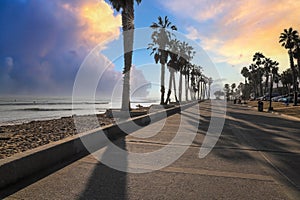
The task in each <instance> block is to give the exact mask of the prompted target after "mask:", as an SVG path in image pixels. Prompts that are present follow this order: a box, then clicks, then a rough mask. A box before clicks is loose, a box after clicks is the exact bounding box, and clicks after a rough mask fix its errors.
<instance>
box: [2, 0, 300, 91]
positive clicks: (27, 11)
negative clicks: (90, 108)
mask: <svg viewBox="0 0 300 200" xmlns="http://www.w3.org/2000/svg"><path fill="white" fill-rule="evenodd" d="M299 9H300V3H299V2H298V1H292V0H285V1H284V0H253V1H251V2H249V1H246V0H241V1H238V2H237V1H234V0H190V1H188V3H187V2H186V1H182V0H165V1H160V0H153V1H150V0H143V1H142V3H141V4H140V5H139V6H135V27H136V28H139V29H141V28H145V27H149V25H150V24H151V23H152V22H154V21H157V17H158V16H166V15H167V16H168V17H169V19H170V21H171V22H173V23H174V24H175V25H176V26H177V27H178V32H179V33H180V34H184V35H185V37H186V38H187V39H190V40H192V41H193V42H194V44H195V45H198V46H199V47H201V48H203V49H204V51H205V52H206V53H207V54H208V56H209V57H210V59H211V60H212V62H213V64H214V66H215V68H216V69H217V72H218V74H219V76H220V77H218V76H216V77H217V78H216V79H222V80H223V81H224V83H225V82H226V83H232V82H236V83H238V82H241V81H243V77H242V76H241V75H240V70H241V68H242V67H243V66H247V65H249V64H250V63H251V60H252V55H253V54H254V53H255V52H257V51H259V52H263V53H264V54H265V56H267V57H270V58H272V59H274V60H277V61H279V63H280V70H281V71H282V70H284V69H286V68H287V67H288V56H287V53H286V51H285V50H284V49H283V48H281V47H280V45H279V44H278V37H279V34H280V32H282V30H283V29H284V28H289V27H290V26H292V27H294V28H295V29H299V30H300V21H299V20H298V19H299V18H300V14H299ZM0 26H1V31H0V95H7V94H23V95H24V94H25V95H28V94H41V95H45V94H50V95H71V94H72V88H73V84H74V80H75V77H76V74H77V72H78V69H79V68H80V66H81V65H82V63H83V61H84V59H85V58H86V57H87V56H88V55H89V52H91V50H92V49H93V48H94V47H96V46H97V45H99V44H100V46H103V47H102V48H101V49H102V52H103V54H104V55H106V56H107V58H108V59H112V58H110V56H109V55H110V53H109V52H110V51H116V50H115V49H111V48H112V43H113V42H117V43H118V38H119V37H120V27H121V16H120V14H119V13H117V12H116V11H114V10H113V9H112V8H111V6H110V4H109V1H103V0H1V1H0ZM138 40H145V41H147V38H143V35H139V36H138V38H137V39H136V42H138ZM118 51H120V50H118ZM116 52H117V51H116ZM148 54H149V52H147V51H146V50H145V49H141V50H139V51H136V52H135V55H134V62H133V65H134V66H135V67H134V69H133V72H132V76H133V82H135V84H137V85H138V84H143V83H147V81H153V82H155V81H158V80H157V78H156V77H159V65H155V64H154V63H153V59H152V58H151V57H150V56H148ZM195 60H197V59H195ZM199 60H201V59H199ZM111 61H112V62H113V65H111V66H110V67H109V68H108V70H107V72H106V73H105V75H104V76H103V78H102V79H101V80H100V82H99V88H100V89H101V90H102V91H103V92H104V93H106V92H107V93H109V91H111V90H112V89H113V87H114V85H116V84H117V82H120V80H121V79H122V74H121V69H122V66H123V63H122V58H118V59H117V60H111ZM199 62H201V61H199ZM146 66H147V67H146ZM149 68H151V70H149ZM207 68H208V69H204V73H205V71H207V73H208V74H209V75H210V76H213V75H215V72H209V70H210V69H209V67H208V66H207ZM152 69H153V70H152ZM210 73H211V74H210Z"/></svg>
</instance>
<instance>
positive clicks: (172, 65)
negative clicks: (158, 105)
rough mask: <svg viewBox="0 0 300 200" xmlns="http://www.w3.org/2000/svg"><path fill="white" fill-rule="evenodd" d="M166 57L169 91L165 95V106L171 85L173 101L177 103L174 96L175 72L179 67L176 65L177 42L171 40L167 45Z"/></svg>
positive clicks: (168, 98)
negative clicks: (168, 57)
mask: <svg viewBox="0 0 300 200" xmlns="http://www.w3.org/2000/svg"><path fill="white" fill-rule="evenodd" d="M168 48H169V50H168V55H169V56H170V60H169V62H168V69H169V72H170V78H169V90H168V94H167V99H166V102H165V104H167V103H168V102H169V100H170V96H171V91H172V90H171V89H172V83H173V85H174V95H175V101H176V102H178V99H177V94H176V85H175V72H176V71H179V65H178V58H179V56H178V52H179V40H177V39H173V40H171V41H170V43H169V45H168Z"/></svg>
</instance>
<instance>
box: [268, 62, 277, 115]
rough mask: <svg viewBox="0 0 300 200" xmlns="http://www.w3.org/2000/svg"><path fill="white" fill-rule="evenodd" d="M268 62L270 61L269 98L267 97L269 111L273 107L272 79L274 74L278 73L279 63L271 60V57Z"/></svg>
mask: <svg viewBox="0 0 300 200" xmlns="http://www.w3.org/2000/svg"><path fill="white" fill-rule="evenodd" d="M269 63H270V69H271V81H270V84H271V85H270V93H269V97H270V99H269V101H270V104H269V111H271V110H273V108H272V93H273V81H274V79H275V76H277V75H278V65H279V63H278V62H276V61H272V60H271V59H270V61H269Z"/></svg>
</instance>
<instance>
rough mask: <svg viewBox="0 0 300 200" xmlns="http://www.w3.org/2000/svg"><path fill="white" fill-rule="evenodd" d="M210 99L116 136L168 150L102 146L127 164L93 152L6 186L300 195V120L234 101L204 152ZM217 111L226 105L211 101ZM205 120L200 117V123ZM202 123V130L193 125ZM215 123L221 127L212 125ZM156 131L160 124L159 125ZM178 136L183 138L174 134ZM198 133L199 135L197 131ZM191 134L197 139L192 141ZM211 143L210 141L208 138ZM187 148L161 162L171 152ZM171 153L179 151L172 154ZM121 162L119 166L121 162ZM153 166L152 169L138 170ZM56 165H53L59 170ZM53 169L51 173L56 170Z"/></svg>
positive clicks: (107, 193)
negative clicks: (157, 154) (212, 144)
mask: <svg viewBox="0 0 300 200" xmlns="http://www.w3.org/2000/svg"><path fill="white" fill-rule="evenodd" d="M211 110H212V109H211V106H210V104H209V103H208V102H205V103H201V104H200V108H199V107H198V106H194V107H191V108H189V109H187V110H185V111H183V112H182V113H181V114H175V115H173V116H170V117H168V118H167V119H166V120H162V121H158V122H156V123H154V124H151V125H149V126H147V127H145V128H142V129H140V130H139V131H136V132H135V133H134V134H133V135H130V136H127V137H126V138H120V139H119V140H117V141H116V142H115V144H116V145H117V146H119V147H120V148H122V149H127V150H128V151H129V152H134V153H148V154H145V156H147V155H149V154H150V153H151V152H155V151H159V150H160V149H162V148H163V147H165V146H166V145H168V144H169V145H170V143H171V145H170V149H169V151H168V152H167V153H166V152H165V154H162V155H163V158H164V160H161V157H158V158H157V160H156V161H154V162H149V163H148V164H147V162H146V161H144V160H143V159H141V161H140V162H139V161H138V160H134V159H132V157H131V156H130V155H129V154H125V156H120V155H123V154H122V153H119V152H114V151H111V149H110V147H109V146H108V147H107V148H104V149H101V150H100V151H98V152H96V154H95V155H96V156H99V155H100V154H101V156H102V158H104V159H106V161H107V162H108V163H109V161H111V160H113V159H115V158H117V159H119V161H120V162H118V163H117V164H116V165H114V167H115V168H118V167H121V168H122V169H125V170H127V171H131V172H122V171H118V170H115V169H112V168H110V167H107V166H106V165H104V164H102V163H101V162H99V161H98V160H97V159H96V158H95V157H94V156H92V155H89V156H86V157H84V158H82V159H80V160H77V161H75V162H73V163H71V164H69V165H67V166H61V167H56V168H55V169H49V172H45V173H44V175H37V176H36V177H33V179H32V180H31V181H30V180H25V181H24V182H22V183H19V184H18V185H15V186H13V187H11V188H8V189H7V190H5V191H1V194H2V196H0V197H5V199H280V200H282V199H300V192H299V191H300V131H299V127H300V122H299V121H292V120H288V119H284V118H282V117H280V116H278V115H273V114H270V113H258V112H256V111H254V110H252V109H250V108H247V107H241V106H239V105H228V106H227V115H226V121H225V125H224V128H223V131H222V135H221V136H220V138H219V140H218V142H217V144H216V146H215V147H214V149H213V150H212V151H211V152H210V153H209V154H208V156H206V157H205V158H201V159H200V158H199V150H200V147H201V146H202V145H203V141H204V138H205V135H206V132H207V129H208V126H209V122H210V119H211ZM213 110H214V111H215V112H216V113H219V116H218V117H222V112H220V110H218V109H216V108H213ZM198 123H199V124H198ZM195 130H196V132H195ZM213 130H216V129H213ZM157 131H158V132H157ZM175 135H177V136H178V135H179V136H178V138H177V139H178V140H176V141H172V140H173V139H174V138H176V137H177V136H176V137H175ZM193 137H195V138H193ZM190 138H193V139H192V140H191V142H192V144H191V145H190V144H189V141H190ZM170 141H172V142H170ZM205 145H206V144H205ZM185 148H187V150H186V151H185V152H184V153H183V155H182V156H180V158H179V159H177V160H175V162H173V163H172V164H171V165H169V166H166V167H163V168H161V169H159V170H155V171H152V172H151V171H150V170H153V169H156V168H157V167H159V165H160V164H161V163H164V162H165V161H166V160H167V161H168V160H170V157H166V156H168V155H169V154H168V153H170V152H171V153H172V152H176V153H177V150H178V152H179V150H182V149H185ZM170 155H173V154H170ZM118 164H119V165H121V166H118ZM143 170H144V171H150V172H147V173H132V172H138V171H140V172H142V171H143ZM53 171H54V172H53ZM50 172H53V173H50Z"/></svg>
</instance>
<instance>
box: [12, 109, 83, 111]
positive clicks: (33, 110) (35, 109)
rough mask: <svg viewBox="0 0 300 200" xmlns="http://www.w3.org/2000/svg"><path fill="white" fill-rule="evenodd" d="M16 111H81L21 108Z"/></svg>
mask: <svg viewBox="0 0 300 200" xmlns="http://www.w3.org/2000/svg"><path fill="white" fill-rule="evenodd" d="M16 110H18V111H72V110H81V109H72V108H22V109H16Z"/></svg>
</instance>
